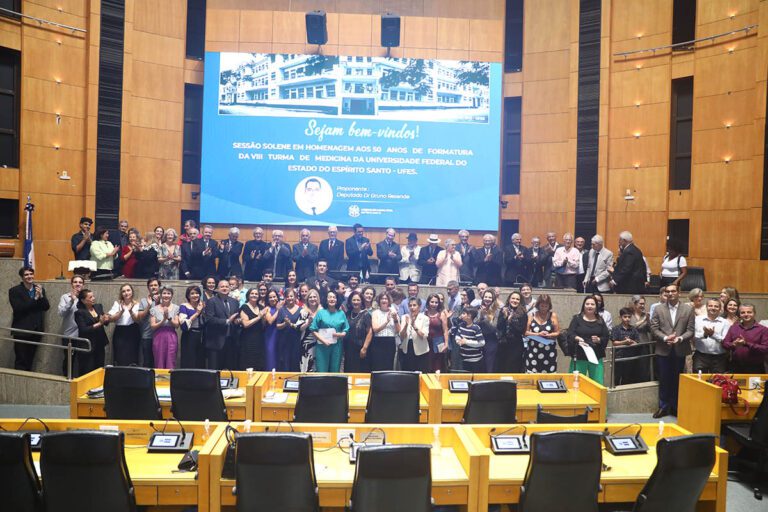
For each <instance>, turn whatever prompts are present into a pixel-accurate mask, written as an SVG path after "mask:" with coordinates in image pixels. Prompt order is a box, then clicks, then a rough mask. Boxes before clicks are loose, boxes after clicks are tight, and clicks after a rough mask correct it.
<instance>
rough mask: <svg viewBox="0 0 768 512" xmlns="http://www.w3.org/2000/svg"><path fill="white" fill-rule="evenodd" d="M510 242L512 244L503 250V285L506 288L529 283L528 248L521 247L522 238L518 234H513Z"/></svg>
mask: <svg viewBox="0 0 768 512" xmlns="http://www.w3.org/2000/svg"><path fill="white" fill-rule="evenodd" d="M511 240H512V243H511V244H510V245H508V246H507V247H506V248H504V266H505V270H504V284H505V285H506V286H512V285H513V284H515V283H527V282H529V281H530V276H529V275H528V272H527V270H528V265H527V258H526V252H527V251H528V248H527V247H525V246H524V245H523V237H522V236H520V233H514V234H513V235H512V238H511Z"/></svg>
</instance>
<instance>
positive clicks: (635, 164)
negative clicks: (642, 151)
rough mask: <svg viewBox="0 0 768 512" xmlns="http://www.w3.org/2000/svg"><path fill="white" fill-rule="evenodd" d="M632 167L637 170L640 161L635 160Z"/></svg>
mask: <svg viewBox="0 0 768 512" xmlns="http://www.w3.org/2000/svg"><path fill="white" fill-rule="evenodd" d="M632 167H634V168H635V170H638V169H639V168H640V163H638V162H635V163H634V164H633V165H632Z"/></svg>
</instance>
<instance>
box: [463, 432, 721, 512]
mask: <svg viewBox="0 0 768 512" xmlns="http://www.w3.org/2000/svg"><path fill="white" fill-rule="evenodd" d="M511 426H512V425H483V426H480V425H477V426H471V425H463V426H462V427H460V428H463V429H467V430H468V431H469V436H470V437H471V438H472V439H473V441H474V442H475V443H476V444H477V446H478V448H480V449H482V450H484V453H485V454H486V455H488V461H489V464H488V471H487V473H486V474H487V478H485V479H482V478H481V485H482V484H483V482H484V483H485V487H484V488H483V489H481V491H480V502H479V503H478V509H479V510H487V508H488V504H489V503H490V504H511V503H518V502H519V501H520V486H521V485H522V484H523V480H524V479H525V473H526V470H527V468H528V460H529V456H528V454H522V455H495V454H494V453H493V452H492V451H491V449H490V437H489V435H488V434H489V432H490V430H491V429H492V428H494V427H495V428H496V431H497V432H503V431H504V430H506V429H508V428H509V427H511ZM623 426H626V424H620V423H610V424H598V423H588V424H580V425H579V424H573V425H544V424H542V425H526V428H527V429H528V434H529V435H530V434H531V433H533V432H537V431H538V432H541V431H552V430H591V431H602V430H603V429H604V428H608V429H609V430H610V431H611V432H616V431H617V430H618V429H620V428H622V427H623ZM642 429H643V430H642V436H643V439H644V440H645V442H646V443H647V444H648V447H649V450H648V453H645V454H641V455H621V456H614V455H612V454H610V453H608V452H607V451H606V450H605V449H603V463H604V464H606V465H607V466H609V467H610V469H609V470H607V471H603V473H602V475H601V477H600V483H601V484H602V487H603V488H602V490H601V491H600V493H599V495H598V499H599V501H600V502H601V503H623V502H626V503H631V502H634V501H635V500H636V499H637V496H638V494H639V493H640V491H641V490H642V488H643V486H644V485H645V483H646V482H647V481H648V478H649V477H650V476H651V473H653V469H654V468H655V467H656V443H657V441H658V440H659V439H660V438H661V437H673V436H681V435H687V434H689V433H690V432H688V431H687V430H685V429H683V428H681V427H679V426H678V425H674V424H665V426H664V432H663V435H662V436H659V426H658V425H657V424H653V423H650V424H643V425H642ZM628 430H629V429H628ZM630 432H632V431H630ZM515 433H519V432H515ZM716 457H717V459H716V461H715V466H714V468H713V469H712V474H711V475H710V477H709V482H708V483H707V484H706V486H705V488H704V491H703V492H702V495H701V498H700V501H699V506H698V510H702V511H716V512H725V496H726V484H727V481H728V453H727V452H726V451H725V450H723V449H721V448H717V449H716ZM630 508H631V507H630Z"/></svg>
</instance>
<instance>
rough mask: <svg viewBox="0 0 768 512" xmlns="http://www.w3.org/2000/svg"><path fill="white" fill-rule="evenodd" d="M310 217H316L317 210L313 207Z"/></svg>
mask: <svg viewBox="0 0 768 512" xmlns="http://www.w3.org/2000/svg"><path fill="white" fill-rule="evenodd" d="M312 215H317V208H315V207H314V206H313V207H312Z"/></svg>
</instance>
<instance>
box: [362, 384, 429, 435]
mask: <svg viewBox="0 0 768 512" xmlns="http://www.w3.org/2000/svg"><path fill="white" fill-rule="evenodd" d="M365 422H366V423H418V422H419V374H418V373H417V372H372V373H371V387H370V390H369V392H368V405H367V406H366V409H365Z"/></svg>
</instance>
